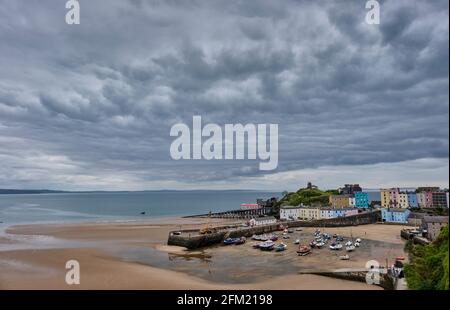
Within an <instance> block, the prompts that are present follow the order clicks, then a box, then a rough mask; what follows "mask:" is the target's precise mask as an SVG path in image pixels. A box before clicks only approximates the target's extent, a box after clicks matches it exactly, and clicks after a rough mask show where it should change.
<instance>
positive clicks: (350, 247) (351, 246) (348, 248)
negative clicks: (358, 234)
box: [345, 245, 355, 252]
mask: <svg viewBox="0 0 450 310" xmlns="http://www.w3.org/2000/svg"><path fill="white" fill-rule="evenodd" d="M345 250H346V251H347V252H352V251H354V250H355V246H354V245H349V246H346V247H345Z"/></svg>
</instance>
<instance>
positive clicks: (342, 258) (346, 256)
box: [339, 254, 350, 260]
mask: <svg viewBox="0 0 450 310" xmlns="http://www.w3.org/2000/svg"><path fill="white" fill-rule="evenodd" d="M339 259H340V260H349V259H350V256H348V255H347V254H345V255H341V256H339Z"/></svg>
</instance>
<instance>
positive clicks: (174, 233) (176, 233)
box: [172, 231, 181, 236]
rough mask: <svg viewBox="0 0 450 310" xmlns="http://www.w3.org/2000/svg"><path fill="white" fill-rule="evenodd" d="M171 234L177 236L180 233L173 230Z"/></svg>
mask: <svg viewBox="0 0 450 310" xmlns="http://www.w3.org/2000/svg"><path fill="white" fill-rule="evenodd" d="M172 235H175V236H179V235H181V231H174V232H173V233H172Z"/></svg>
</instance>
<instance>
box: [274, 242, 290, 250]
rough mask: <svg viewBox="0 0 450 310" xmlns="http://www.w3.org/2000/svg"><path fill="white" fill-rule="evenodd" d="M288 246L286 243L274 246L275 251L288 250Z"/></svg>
mask: <svg viewBox="0 0 450 310" xmlns="http://www.w3.org/2000/svg"><path fill="white" fill-rule="evenodd" d="M286 248H287V245H286V244H284V243H280V244H277V245H275V246H274V247H273V249H274V250H275V252H282V251H284V250H286Z"/></svg>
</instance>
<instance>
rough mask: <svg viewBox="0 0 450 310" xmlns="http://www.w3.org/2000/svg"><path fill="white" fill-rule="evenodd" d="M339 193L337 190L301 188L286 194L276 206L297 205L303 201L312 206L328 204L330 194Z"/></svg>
mask: <svg viewBox="0 0 450 310" xmlns="http://www.w3.org/2000/svg"><path fill="white" fill-rule="evenodd" d="M337 193H338V192H337V190H329V191H321V190H320V189H317V188H300V189H299V190H298V191H296V192H291V193H288V194H286V195H285V196H284V197H283V198H282V199H281V200H279V201H278V203H277V205H276V207H277V208H278V209H279V208H280V207H281V206H297V205H299V204H301V203H303V204H304V205H312V206H314V205H321V206H327V205H328V204H329V196H330V195H333V194H337Z"/></svg>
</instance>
